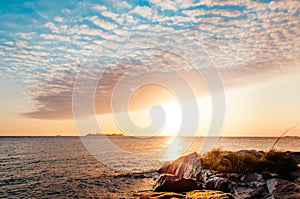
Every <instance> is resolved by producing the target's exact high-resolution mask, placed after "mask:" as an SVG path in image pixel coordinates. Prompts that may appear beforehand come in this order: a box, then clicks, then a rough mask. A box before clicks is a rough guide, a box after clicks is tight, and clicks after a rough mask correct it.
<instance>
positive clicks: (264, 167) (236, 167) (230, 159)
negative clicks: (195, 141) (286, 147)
mask: <svg viewBox="0 0 300 199" xmlns="http://www.w3.org/2000/svg"><path fill="white" fill-rule="evenodd" d="M201 160H202V164H203V166H204V167H205V168H208V169H211V170H215V171H217V172H221V173H224V172H226V173H250V172H256V173H261V174H268V173H276V174H277V175H278V176H279V177H281V178H285V179H287V178H288V177H289V176H288V173H289V172H291V171H293V170H296V169H297V168H298V166H297V161H296V160H295V159H293V158H292V157H291V156H289V155H288V153H286V152H280V151H275V150H270V151H269V152H267V153H264V155H263V156H262V157H257V156H255V155H253V154H247V153H239V152H231V151H224V150H221V149H213V150H211V151H210V152H208V153H207V154H206V155H205V156H203V157H202V158H201Z"/></svg>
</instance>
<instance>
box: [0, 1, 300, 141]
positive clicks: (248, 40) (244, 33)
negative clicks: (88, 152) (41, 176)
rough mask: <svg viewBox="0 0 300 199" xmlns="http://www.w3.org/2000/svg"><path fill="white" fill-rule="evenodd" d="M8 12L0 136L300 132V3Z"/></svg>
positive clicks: (9, 4) (45, 6)
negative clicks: (157, 106)
mask: <svg viewBox="0 0 300 199" xmlns="http://www.w3.org/2000/svg"><path fill="white" fill-rule="evenodd" d="M0 13H1V14H0V94H1V100H0V121H1V122H0V135H3V136H10V135H11V136H14V135H16V136H19V135H30V136H43V135H68V136H70V135H73V136H76V135H83V134H88V133H97V132H104V133H115V132H123V133H125V134H126V135H172V136H175V135H178V134H177V133H178V131H180V128H181V126H185V127H184V128H183V130H184V131H185V132H184V133H186V132H187V131H190V132H189V133H191V134H189V133H187V134H183V135H222V136H279V135H280V134H281V133H282V132H284V131H285V130H286V129H288V128H290V127H292V126H294V125H295V124H298V125H297V127H296V128H294V129H293V130H292V131H290V132H289V133H288V135H296V136H298V135H300V103H299V101H300V92H299V88H300V58H299V57H300V53H299V52H300V37H299V36H300V28H299V27H300V2H299V1H293V0H289V1H270V0H265V1H250V0H242V1H230V0H229V1H223V0H217V1H206V0H205V1H197V0H174V1H166V0H149V1H137V0H132V1H117V0H110V1H85V0H84V1H71V0H66V1H25V0H24V1H19V0H11V1H1V2H0ZM195 102H197V107H195ZM156 105H161V107H162V108H163V110H164V112H163V113H162V112H161V109H159V108H158V109H155V108H154V109H151V107H153V106H156ZM185 108H187V110H186V109H185ZM151 111H153V112H151ZM197 111H198V114H197ZM125 113H129V115H130V117H129V116H128V115H126V114H125ZM151 114H152V115H151ZM195 114H196V115H197V118H196V120H197V121H199V124H198V126H196V127H195V126H194V123H193V122H194V120H193V116H195ZM164 116H166V121H165V122H164V123H161V120H164ZM198 116H199V118H198ZM128 117H129V118H128ZM151 117H152V118H151ZM189 117H190V118H189ZM185 118H188V119H185ZM95 119H96V120H95ZM120 120H121V121H120ZM127 120H128V122H126V121H127ZM129 120H131V121H129ZM95 121H97V125H98V127H95ZM118 121H119V122H118ZM120 122H121V123H123V124H120ZM131 122H132V123H131ZM151 122H152V123H151ZM124 123H125V124H124ZM118 125H119V126H118ZM215 125H216V126H215ZM160 126H161V127H160ZM148 127H149V128H148ZM210 128H211V129H212V131H217V132H211V131H209V129H210ZM156 130H159V131H157V132H158V133H155V132H156ZM152 131H153V132H154V133H153V132H152ZM149 132H151V133H149Z"/></svg>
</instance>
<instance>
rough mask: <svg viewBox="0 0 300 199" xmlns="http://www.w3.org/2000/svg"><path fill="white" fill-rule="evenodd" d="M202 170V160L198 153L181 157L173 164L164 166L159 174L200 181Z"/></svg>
mask: <svg viewBox="0 0 300 199" xmlns="http://www.w3.org/2000/svg"><path fill="white" fill-rule="evenodd" d="M201 170H202V165H201V159H200V157H199V156H198V154H197V153H196V152H194V153H191V154H188V155H185V156H181V157H179V158H177V159H176V160H174V161H172V162H171V163H166V164H164V165H163V166H162V167H161V168H160V169H159V170H158V172H160V173H169V174H173V175H176V176H178V177H179V178H186V179H191V178H193V179H198V177H199V175H200V172H201Z"/></svg>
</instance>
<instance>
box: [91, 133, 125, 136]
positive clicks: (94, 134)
mask: <svg viewBox="0 0 300 199" xmlns="http://www.w3.org/2000/svg"><path fill="white" fill-rule="evenodd" d="M86 136H124V135H123V134H122V133H111V134H102V133H89V134H87V135H86Z"/></svg>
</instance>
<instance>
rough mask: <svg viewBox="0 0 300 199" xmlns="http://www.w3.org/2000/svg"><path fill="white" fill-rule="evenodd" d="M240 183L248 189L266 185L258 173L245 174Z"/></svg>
mask: <svg viewBox="0 0 300 199" xmlns="http://www.w3.org/2000/svg"><path fill="white" fill-rule="evenodd" d="M240 181H241V182H242V184H243V185H246V186H248V187H261V186H264V185H266V182H265V180H264V179H263V176H262V175H261V174H258V173H248V174H245V175H243V176H242V177H241V178H240Z"/></svg>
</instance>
